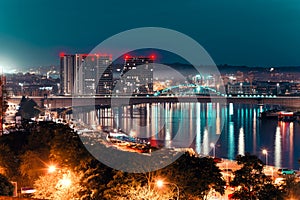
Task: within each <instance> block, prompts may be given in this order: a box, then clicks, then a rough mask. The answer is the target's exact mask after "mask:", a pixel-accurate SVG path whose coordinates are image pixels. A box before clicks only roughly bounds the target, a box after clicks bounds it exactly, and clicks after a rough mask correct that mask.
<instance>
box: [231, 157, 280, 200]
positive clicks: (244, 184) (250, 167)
mask: <svg viewBox="0 0 300 200" xmlns="http://www.w3.org/2000/svg"><path fill="white" fill-rule="evenodd" d="M236 160H237V162H238V164H239V165H242V167H241V169H239V170H237V171H235V172H234V175H235V177H234V179H233V180H232V181H231V183H230V184H231V185H232V186H235V187H238V189H237V190H236V191H235V192H234V193H233V198H234V199H241V200H252V199H263V200H280V199H283V196H284V193H283V191H282V190H280V189H279V187H277V186H274V185H273V184H272V181H271V179H270V178H268V177H267V176H266V175H265V174H264V172H263V168H264V164H263V162H262V161H261V160H260V159H258V158H257V156H255V155H250V154H248V153H246V155H245V156H241V155H239V156H237V158H236Z"/></svg>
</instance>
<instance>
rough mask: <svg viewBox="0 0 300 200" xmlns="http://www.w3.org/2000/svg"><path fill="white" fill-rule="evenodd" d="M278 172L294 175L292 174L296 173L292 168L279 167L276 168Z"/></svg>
mask: <svg viewBox="0 0 300 200" xmlns="http://www.w3.org/2000/svg"><path fill="white" fill-rule="evenodd" d="M277 173H278V174H281V175H287V174H288V175H294V174H296V172H295V171H294V170H292V169H285V168H284V169H279V170H278V172H277Z"/></svg>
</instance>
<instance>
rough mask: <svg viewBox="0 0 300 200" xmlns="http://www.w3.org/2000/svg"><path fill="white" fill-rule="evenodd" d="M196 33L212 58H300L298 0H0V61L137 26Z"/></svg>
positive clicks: (32, 57) (34, 62) (81, 45)
mask: <svg viewBox="0 0 300 200" xmlns="http://www.w3.org/2000/svg"><path fill="white" fill-rule="evenodd" d="M147 26H155V27H165V28H170V29H174V30H176V31H180V32H182V33H184V34H187V35H188V36H190V37H192V38H193V39H195V40H196V41H198V42H199V43H200V44H201V45H202V46H203V47H204V48H205V49H206V50H207V51H208V53H209V54H210V55H211V57H212V58H213V60H214V61H215V62H216V63H217V64H225V63H227V64H235V65H248V66H279V65H281V66H282V65H298V66H299V65H300V1H299V0H185V1H177V0H151V1H138V0H132V1H129V0H128V1H121V0H120V1H117V0H105V1H102V0H90V1H89V0H86V1H75V0H60V1H58V0H26V1H25V0H24V1H21V0H1V1H0V66H4V67H5V68H12V67H21V66H27V67H28V66H38V65H51V64H54V65H58V63H59V59H58V54H59V52H60V51H64V52H68V53H75V52H81V53H83V52H89V51H90V50H91V49H92V48H94V47H95V46H96V45H97V44H99V43H100V42H101V41H103V40H105V39H106V38H108V37H110V36H112V35H114V34H117V33H119V32H121V31H125V30H128V29H132V28H137V27H147Z"/></svg>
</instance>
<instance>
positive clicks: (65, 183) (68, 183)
mask: <svg viewBox="0 0 300 200" xmlns="http://www.w3.org/2000/svg"><path fill="white" fill-rule="evenodd" d="M71 183H72V181H71V179H70V178H68V177H66V175H65V174H64V177H63V178H62V179H61V180H60V184H61V185H62V186H63V187H64V188H68V187H70V186H71Z"/></svg>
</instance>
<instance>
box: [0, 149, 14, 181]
mask: <svg viewBox="0 0 300 200" xmlns="http://www.w3.org/2000/svg"><path fill="white" fill-rule="evenodd" d="M0 152H1V154H0V170H1V173H3V174H4V175H6V176H7V177H9V178H12V177H13V176H14V175H15V174H14V171H15V169H17V165H18V164H17V163H16V157H15V155H14V154H13V152H12V151H11V149H10V148H9V146H8V145H6V144H0Z"/></svg>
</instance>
